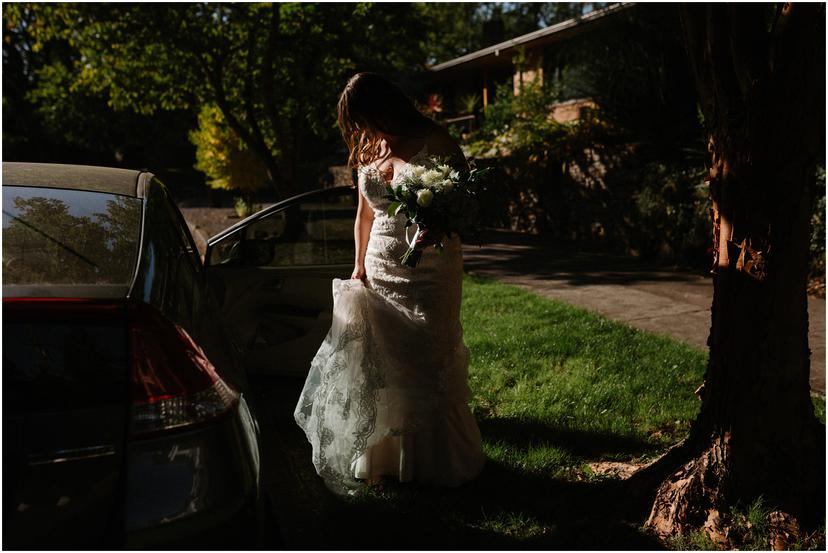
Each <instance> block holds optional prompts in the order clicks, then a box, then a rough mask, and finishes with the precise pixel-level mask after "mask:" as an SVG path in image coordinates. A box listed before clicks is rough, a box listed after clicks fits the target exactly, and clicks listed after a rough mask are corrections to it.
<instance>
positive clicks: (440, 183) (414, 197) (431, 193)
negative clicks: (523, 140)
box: [385, 158, 489, 267]
mask: <svg viewBox="0 0 828 553" xmlns="http://www.w3.org/2000/svg"><path fill="white" fill-rule="evenodd" d="M431 162H432V163H431V165H432V166H431V167H427V166H424V165H409V166H408V167H407V168H406V169H405V172H404V173H403V174H402V175H401V177H400V179H399V180H398V181H397V182H396V183H395V184H394V185H388V186H387V187H386V195H385V198H386V199H387V200H389V201H390V204H389V205H388V215H389V216H392V217H395V216H397V215H399V214H400V213H402V214H403V215H405V217H406V223H405V227H406V229H408V228H409V227H411V226H413V225H416V226H417V230H416V232H415V233H414V237H413V238H412V239H411V240H410V241H409V247H408V250H407V251H406V252H405V254H404V255H403V256H402V258H401V259H400V261H401V262H402V263H403V264H404V265H406V266H408V267H416V265H417V263H418V262H419V260H420V256H421V255H422V251H421V250H418V249H417V248H416V246H417V240H418V239H419V238H420V237H421V236H422V235H423V233H425V232H426V231H427V232H428V233H429V236H430V239H431V240H432V241H433V242H434V247H435V248H436V249H437V251H438V252H442V250H443V247H444V246H443V240H444V239H446V238H449V239H450V238H452V237H453V235H455V234H457V235H460V236H461V237H466V238H468V237H472V238H474V239H476V240H477V241H478V242H479V240H480V205H479V201H478V194H479V192H480V191H482V190H483V189H485V185H484V184H483V183H484V179H485V177H486V175H487V174H488V173H489V169H488V168H487V169H476V168H475V169H471V170H470V171H468V172H465V171H464V172H462V173H461V172H460V171H458V170H456V169H454V168H453V167H451V166H450V165H448V163H445V162H444V161H441V160H439V159H436V158H432V160H431Z"/></svg>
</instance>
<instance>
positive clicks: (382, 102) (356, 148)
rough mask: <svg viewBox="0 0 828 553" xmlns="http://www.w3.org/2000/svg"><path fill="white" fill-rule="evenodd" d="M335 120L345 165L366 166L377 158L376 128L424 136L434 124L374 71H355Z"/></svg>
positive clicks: (341, 98) (391, 132) (346, 87)
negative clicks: (344, 150)
mask: <svg viewBox="0 0 828 553" xmlns="http://www.w3.org/2000/svg"><path fill="white" fill-rule="evenodd" d="M337 123H338V124H339V130H340V131H341V132H342V139H343V140H344V141H345V144H347V145H348V165H350V166H351V167H359V166H361V165H367V164H368V163H371V162H372V161H374V160H375V159H378V158H379V157H380V150H381V148H380V137H379V136H378V135H377V131H381V132H383V133H386V134H394V135H400V136H424V135H425V134H427V132H428V130H429V129H430V128H431V127H432V126H434V125H435V123H434V122H433V121H432V120H431V119H429V118H428V117H426V116H425V115H423V114H422V113H420V111H419V110H418V109H417V108H416V106H415V105H414V103H413V102H412V101H411V100H410V99H409V98H408V97H407V96H406V95H405V93H403V91H402V90H400V88H399V87H397V86H396V85H394V84H392V83H391V82H389V81H387V80H386V79H385V78H383V77H382V76H380V75H378V74H376V73H357V74H356V75H354V76H353V77H351V79H350V80H349V81H348V84H347V85H345V89H344V90H343V91H342V94H341V95H340V97H339V103H338V104H337Z"/></svg>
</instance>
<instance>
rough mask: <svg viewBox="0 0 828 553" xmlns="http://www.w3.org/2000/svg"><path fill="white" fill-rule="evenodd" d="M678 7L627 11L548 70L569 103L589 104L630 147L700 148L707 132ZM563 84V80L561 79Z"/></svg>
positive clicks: (570, 45) (571, 44)
mask: <svg viewBox="0 0 828 553" xmlns="http://www.w3.org/2000/svg"><path fill="white" fill-rule="evenodd" d="M681 37H682V31H681V25H680V22H679V17H678V9H677V6H676V5H670V4H648V5H646V6H644V5H639V6H637V7H633V8H632V9H628V10H626V11H625V12H623V13H621V14H619V15H618V16H616V17H615V18H614V23H613V25H612V26H609V27H607V28H606V29H604V30H602V31H601V32H599V33H592V34H589V35H586V36H584V37H582V38H580V39H576V40H572V41H568V42H566V43H565V44H564V45H563V47H562V48H560V49H558V50H556V51H555V52H554V53H553V54H552V56H550V58H549V60H548V61H547V62H546V65H547V67H546V73H547V74H549V75H550V76H552V78H553V80H554V82H553V83H550V86H552V87H553V88H558V89H559V93H560V94H561V96H563V97H564V98H591V99H593V100H594V101H595V102H596V103H597V104H598V105H599V106H601V111H602V115H603V117H604V118H605V119H606V120H607V121H609V122H611V123H612V124H613V125H614V126H615V127H617V128H618V129H621V130H624V131H625V132H626V133H628V135H629V136H630V138H631V139H632V140H636V141H644V142H647V143H649V144H652V145H654V146H656V147H660V148H661V149H662V151H664V152H669V151H670V150H674V149H676V148H679V147H682V146H686V145H687V144H694V145H695V144H698V142H699V137H700V136H701V126H700V125H699V121H698V118H697V115H698V112H697V96H696V93H695V89H694V82H693V79H692V74H691V72H690V69H689V66H688V61H687V57H686V54H685V50H684V44H683V43H682V40H681ZM556 77H557V78H556Z"/></svg>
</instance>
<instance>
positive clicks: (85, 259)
mask: <svg viewBox="0 0 828 553" xmlns="http://www.w3.org/2000/svg"><path fill="white" fill-rule="evenodd" d="M248 246H249V244H245V245H242V246H241V249H239V248H237V253H238V252H242V251H244V252H247V249H249V248H248ZM277 249H278V248H277ZM239 255H241V254H239ZM246 255H247V254H246V253H245V254H244V255H241V257H237V258H236V259H239V260H245V259H247V257H246ZM262 255H264V254H262ZM233 263H234V262H232V261H229V262H228V266H229V265H232V264H233ZM236 263H241V261H238V262H236ZM244 276H245V275H243V274H241V273H238V274H237V277H238V278H239V279H241V278H243V277H244ZM2 277H3V318H4V320H3V323H4V324H3V402H4V403H3V530H4V532H3V547H4V548H12V549H14V548H30V547H37V548H47V549H48V548H78V547H80V548H99V547H103V548H120V547H128V548H148V547H156V546H162V547H178V546H187V547H191V546H196V547H198V546H201V547H221V546H224V547H232V548H239V547H245V545H248V546H253V545H254V544H255V540H256V538H257V535H258V533H259V531H260V527H261V513H262V502H263V494H262V488H261V477H260V458H259V445H258V427H257V422H256V419H255V417H254V415H253V413H252V410H251V409H250V408H249V407H248V402H249V401H250V394H249V390H248V384H247V377H246V374H245V368H244V366H243V364H242V361H243V358H244V357H245V356H248V355H249V352H250V346H251V344H250V343H247V342H246V341H247V340H249V339H250V337H249V336H248V335H246V334H245V333H237V332H235V331H231V330H230V329H231V328H232V327H229V326H228V325H227V324H225V322H227V321H226V320H225V316H224V314H223V310H224V309H225V308H223V307H222V306H221V305H220V304H219V303H218V302H217V300H216V297H215V295H214V292H213V289H212V287H213V285H212V284H210V282H211V279H209V278H207V275H206V274H205V267H204V266H203V264H202V262H201V259H200V257H199V255H198V252H197V251H196V249H195V246H194V243H193V239H192V236H191V235H190V232H189V230H188V228H187V225H186V223H185V222H184V220H183V218H182V217H181V214H180V212H179V210H178V209H177V207H176V206H175V204H174V203H173V201H172V199H171V197H170V194H169V192H168V191H167V189H166V188H165V187H164V185H163V184H161V183H160V182H159V181H158V180H157V179H156V178H155V177H154V176H153V175H152V174H150V173H147V172H140V171H128V170H121V169H106V168H99V167H82V166H71V165H52V164H28V163H4V164H3V273H2ZM250 279H251V281H255V282H258V281H260V280H261V279H258V278H256V277H255V276H253V274H252V273H251V276H250ZM216 282H223V280H222V279H218V280H216ZM261 284H262V286H264V287H265V288H267V286H271V285H274V283H273V282H272V281H262V282H261ZM222 286H223V288H222V290H221V293H222V297H223V299H224V300H225V301H226V300H227V298H228V297H229V296H230V295H232V294H236V293H238V292H237V289H238V287H239V286H242V287H243V286H246V284H244V282H242V281H241V280H238V281H233V282H229V281H227V282H224V283H223V285H222ZM282 290H285V289H284V288H282ZM250 292H251V293H254V292H255V291H254V290H250ZM277 293H278V291H277ZM249 301H251V302H255V300H254V299H252V298H251V299H250V300H249ZM264 305H265V306H266V305H267V303H266V302H265V303H264ZM241 317H242V318H243V314H242V315H241ZM299 318H301V314H300V317H299ZM230 322H231V324H238V322H237V320H234V321H230ZM244 324H247V322H245V323H244ZM260 332H264V331H261V330H260ZM254 349H255V348H254ZM271 362H272V363H276V362H277V359H271Z"/></svg>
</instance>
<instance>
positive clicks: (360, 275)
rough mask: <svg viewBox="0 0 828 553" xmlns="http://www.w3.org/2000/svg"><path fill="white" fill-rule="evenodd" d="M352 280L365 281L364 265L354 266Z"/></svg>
mask: <svg viewBox="0 0 828 553" xmlns="http://www.w3.org/2000/svg"><path fill="white" fill-rule="evenodd" d="M351 278H352V279H359V280H361V281H363V282H364V281H365V265H354V272H353V273H351Z"/></svg>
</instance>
